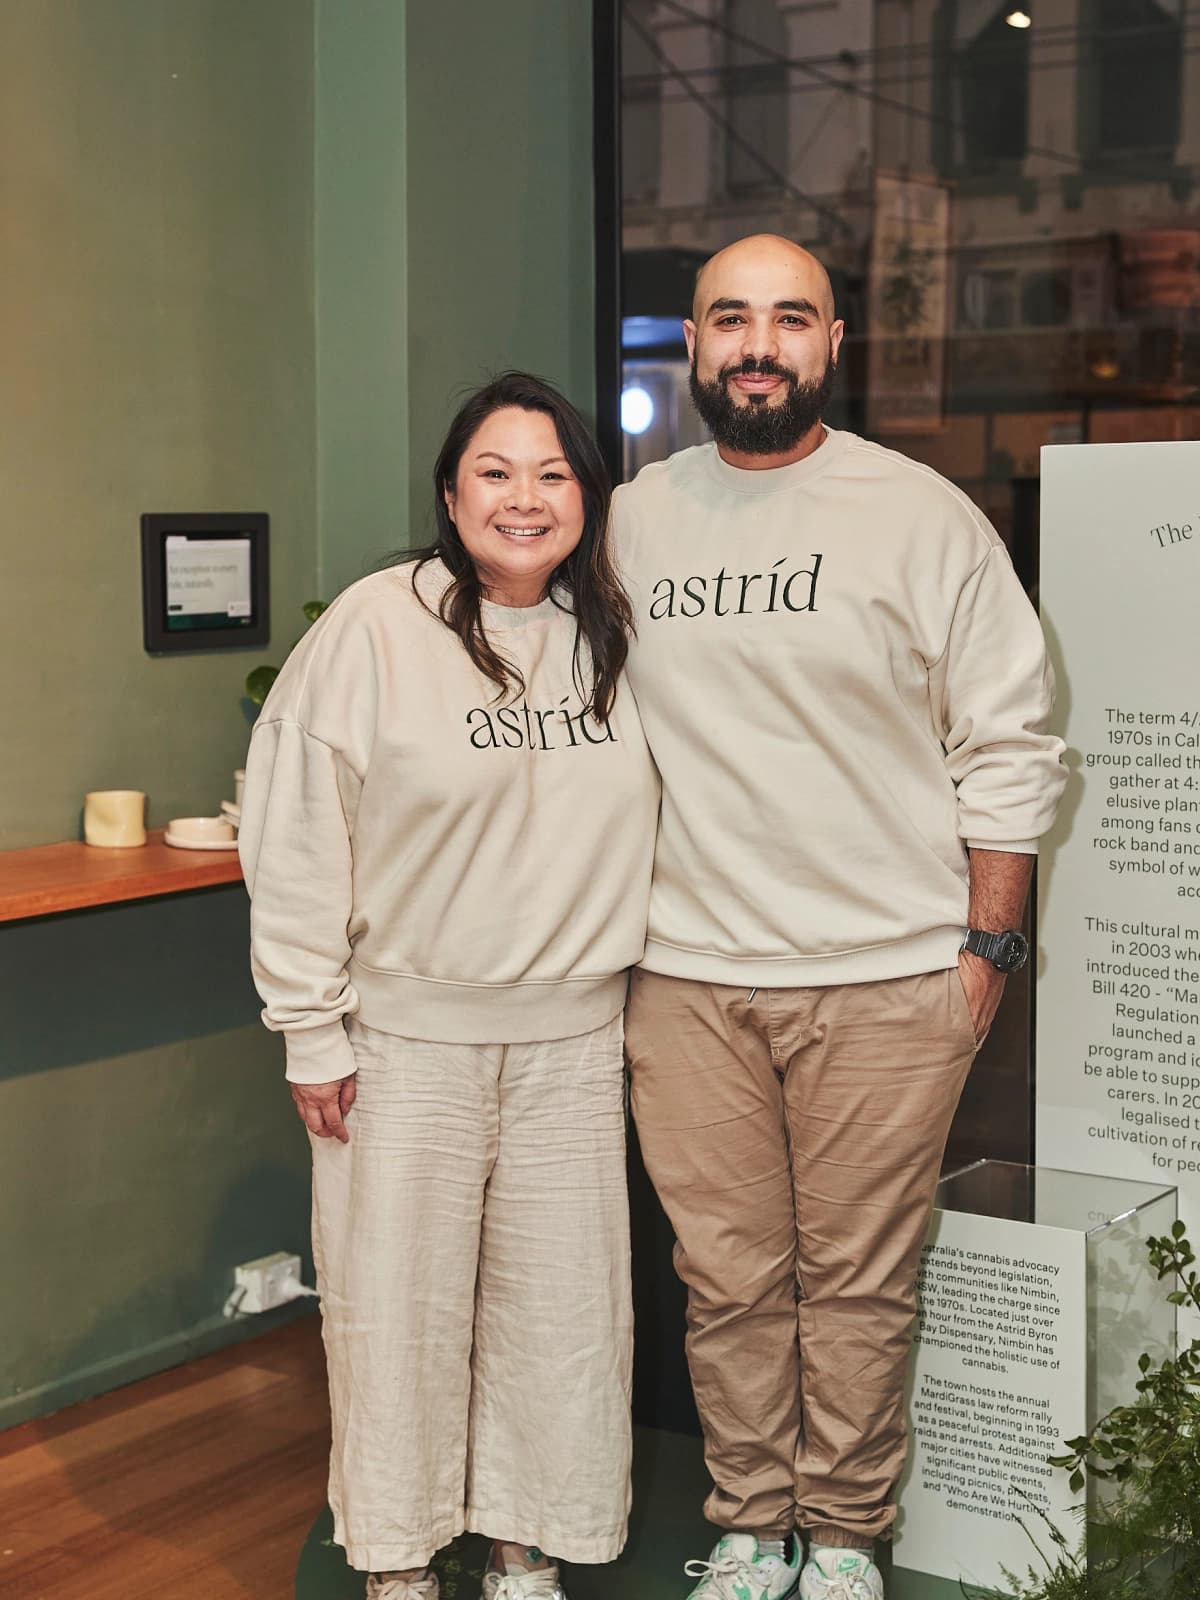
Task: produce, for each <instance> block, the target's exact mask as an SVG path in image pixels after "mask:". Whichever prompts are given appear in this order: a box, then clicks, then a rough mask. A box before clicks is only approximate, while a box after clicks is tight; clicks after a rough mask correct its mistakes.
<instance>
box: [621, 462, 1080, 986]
mask: <svg viewBox="0 0 1200 1600" xmlns="http://www.w3.org/2000/svg"><path fill="white" fill-rule="evenodd" d="M613 515H614V526H615V530H616V540H617V555H618V560H619V563H620V566H621V570H622V574H623V576H624V578H625V582H626V585H627V587H628V588H629V591H630V595H631V598H632V600H633V604H634V612H635V617H636V623H637V630H638V637H637V640H636V642H635V644H634V646H633V649H632V653H631V657H630V665H629V679H630V682H631V684H632V686H633V690H634V693H635V695H636V697H637V701H638V706H639V709H640V710H641V714H642V721H643V725H644V727H645V730H646V736H647V738H648V740H649V742H650V748H651V751H652V752H653V755H654V758H655V761H656V763H657V764H658V768H659V771H660V773H661V775H662V781H663V805H662V820H661V825H660V829H659V837H658V847H657V854H656V857H655V864H654V883H653V889H652V894H651V906H650V929H649V937H648V941H647V946H646V955H645V959H644V961H643V963H642V965H643V966H645V967H646V968H648V969H649V970H650V971H653V972H661V973H666V974H669V975H673V976H676V977H683V978H693V979H700V980H704V981H707V982H712V983H726V984H738V985H744V986H745V987H746V988H751V987H754V986H756V985H760V986H764V987H765V986H769V985H780V986H794V985H814V984H818V985H819V984H832V983H858V982H864V981H869V980H874V979H887V978H898V977H905V976H909V975H911V974H915V973H919V972H926V971H935V970H938V969H942V968H946V967H952V966H953V965H954V964H955V961H956V959H957V954H958V949H959V946H960V944H961V941H962V937H963V933H964V929H965V926H966V921H967V892H968V857H967V849H968V847H978V848H981V849H984V850H1001V851H1018V852H1032V851H1035V850H1036V848H1037V843H1036V842H1037V839H1038V837H1039V835H1040V834H1042V833H1043V832H1044V831H1045V830H1046V829H1047V828H1048V827H1049V825H1050V822H1051V820H1052V818H1053V816H1054V811H1055V806H1056V803H1057V801H1058V797H1059V795H1060V793H1061V792H1062V788H1063V785H1064V783H1065V781H1066V771H1065V768H1064V767H1063V765H1062V761H1061V754H1062V749H1063V746H1062V742H1061V741H1060V740H1059V739H1057V738H1055V737H1053V736H1052V735H1051V734H1050V733H1049V732H1048V731H1047V729H1048V721H1049V716H1050V711H1051V704H1052V699H1053V675H1052V672H1051V669H1050V665H1049V662H1048V661H1047V658H1046V651H1045V646H1044V642H1043V639H1042V633H1041V628H1040V627H1039V624H1038V620H1037V617H1036V616H1035V614H1034V611H1033V609H1032V607H1031V606H1030V604H1029V601H1028V600H1027V599H1026V597H1025V594H1024V592H1023V590H1022V589H1021V586H1020V584H1019V582H1018V581H1017V578H1016V575H1015V574H1014V572H1013V570H1012V566H1011V563H1010V562H1009V559H1008V555H1007V552H1006V551H1005V549H1004V546H1003V545H1002V543H1001V542H1000V540H999V538H998V537H997V535H996V533H995V531H994V530H993V529H992V527H991V526H990V524H989V523H988V522H987V520H986V519H985V518H984V516H983V515H982V514H981V513H980V512H979V511H978V509H977V508H976V507H975V506H974V505H973V504H972V503H971V501H970V500H968V499H967V497H966V496H965V495H964V494H962V493H961V492H960V491H959V490H958V489H956V488H955V487H953V485H951V484H949V483H947V482H946V481H945V480H944V479H943V478H940V477H939V476H938V475H937V474H936V473H934V472H932V471H930V470H929V469H928V468H926V467H923V466H920V465H918V464H917V463H916V462H913V461H910V460H908V459H907V458H906V457H904V456H901V455H898V454H896V453H895V452H893V451H891V450H886V449H883V448H881V447H879V446H878V445H874V444H869V443H867V442H866V441H865V440H863V439H860V438H858V437H857V436H856V435H854V434H849V433H841V432H834V431H832V430H831V431H829V432H828V433H827V435H826V437H825V440H824V442H823V443H822V444H821V445H820V446H819V447H818V448H817V450H815V451H814V452H813V453H812V455H810V456H808V457H806V458H805V459H804V460H803V461H800V462H797V463H795V464H793V465H791V466H787V467H781V468H777V469H767V470H763V471H744V470H739V469H738V468H735V467H732V466H730V465H729V464H728V463H727V462H725V461H723V460H722V459H721V457H720V456H719V454H718V453H717V450H716V447H715V446H714V445H711V444H710V445H701V446H699V447H697V448H695V449H691V450H684V451H682V452H680V453H679V454H678V455H675V456H672V457H671V458H670V459H669V460H668V461H664V462H661V463H658V464H656V465H654V466H650V467H647V468H646V469H645V470H644V471H642V472H641V473H640V474H639V475H638V477H637V478H636V480H635V481H634V482H633V483H631V484H627V485H625V486H623V487H622V488H620V489H618V490H617V494H616V498H615V501H614V508H613Z"/></svg>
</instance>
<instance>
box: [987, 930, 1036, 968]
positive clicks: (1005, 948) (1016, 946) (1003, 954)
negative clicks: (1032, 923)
mask: <svg viewBox="0 0 1200 1600" xmlns="http://www.w3.org/2000/svg"><path fill="white" fill-rule="evenodd" d="M994 959H995V964H996V966H997V967H999V969H1000V971H1001V972H1019V971H1020V969H1021V968H1022V967H1023V966H1024V965H1025V963H1026V961H1028V960H1029V941H1028V939H1026V937H1025V935H1024V934H1023V933H1006V934H1004V935H1002V937H1001V939H1000V945H999V948H998V949H997V951H996V955H995V958H994Z"/></svg>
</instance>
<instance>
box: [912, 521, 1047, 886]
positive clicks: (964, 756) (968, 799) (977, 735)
mask: <svg viewBox="0 0 1200 1600" xmlns="http://www.w3.org/2000/svg"><path fill="white" fill-rule="evenodd" d="M930 678H931V682H930V690H931V695H932V701H933V707H934V711H935V714H940V725H941V731H942V742H943V745H944V747H945V751H946V767H947V770H948V772H949V774H950V777H951V778H952V779H953V781H954V785H955V788H956V790H957V794H958V832H959V835H960V837H961V838H962V839H963V840H965V842H966V843H967V845H968V846H969V847H970V848H972V849H982V850H1008V851H1014V852H1019V853H1024V854H1035V853H1036V851H1037V841H1038V839H1039V838H1040V837H1041V835H1042V834H1043V833H1045V832H1046V830H1047V829H1048V828H1049V827H1050V825H1051V823H1052V822H1053V821H1054V813H1055V811H1056V809H1057V807H1058V801H1059V797H1060V796H1061V794H1062V791H1063V788H1064V786H1065V784H1066V781H1067V770H1066V767H1065V765H1064V763H1063V760H1062V756H1063V750H1064V748H1065V747H1064V745H1063V742H1062V740H1061V739H1059V738H1057V737H1056V736H1055V735H1054V734H1052V733H1051V732H1050V731H1049V729H1050V715H1051V712H1052V710H1053V707H1054V671H1053V668H1052V667H1051V665H1050V660H1049V657H1048V656H1047V653H1046V642H1045V639H1044V638H1043V636H1042V629H1041V624H1040V623H1039V621H1038V618H1037V614H1036V612H1035V611H1034V609H1033V607H1032V606H1031V605H1030V603H1029V600H1028V598H1027V596H1026V594H1025V591H1024V590H1023V589H1022V587H1021V584H1020V581H1019V580H1018V578H1017V575H1016V573H1015V572H1014V571H1013V569H1012V563H1011V562H1010V561H1009V559H1008V553H1007V551H1006V550H1005V549H1004V547H1003V545H1000V544H995V545H992V547H991V548H990V550H989V552H988V554H987V555H986V556H985V557H984V559H983V561H982V562H980V564H979V566H978V567H977V568H976V569H975V571H974V572H973V573H972V574H971V576H970V578H968V580H967V582H966V583H965V584H964V586H963V588H962V591H961V592H960V594H959V597H958V603H957V605H956V607H955V610H954V617H953V620H952V622H951V625H950V633H949V637H948V639H947V641H946V646H945V649H944V650H943V652H942V655H941V657H940V658H939V660H938V661H937V662H935V663H934V666H933V667H932V669H931V673H930Z"/></svg>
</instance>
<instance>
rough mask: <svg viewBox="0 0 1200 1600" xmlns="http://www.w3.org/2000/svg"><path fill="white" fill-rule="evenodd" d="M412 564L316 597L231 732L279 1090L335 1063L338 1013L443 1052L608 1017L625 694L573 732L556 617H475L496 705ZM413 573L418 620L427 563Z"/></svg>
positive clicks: (643, 759) (644, 797)
mask: <svg viewBox="0 0 1200 1600" xmlns="http://www.w3.org/2000/svg"><path fill="white" fill-rule="evenodd" d="M413 572H414V568H413V565H412V564H411V563H409V564H407V565H404V566H399V567H393V568H390V569H389V570H387V571H385V572H381V573H377V574H375V575H374V576H372V577H369V578H364V579H363V580H362V581H361V582H360V583H357V584H355V585H354V586H353V587H352V588H350V589H348V590H347V591H346V593H345V594H343V595H342V596H341V597H340V598H339V599H338V600H337V601H335V602H334V604H333V605H332V606H331V607H330V608H329V610H328V611H327V612H326V613H325V614H324V616H323V617H321V619H320V620H319V621H318V622H317V623H316V624H315V625H314V627H313V628H312V629H311V630H310V632H309V633H308V634H307V635H306V637H305V638H304V640H303V641H302V642H301V644H299V645H298V646H297V647H296V649H295V650H294V651H293V652H292V654H291V656H290V657H289V659H288V661H287V664H286V665H285V666H284V668H283V671H282V672H281V673H280V675H279V678H278V680H277V681H276V683H275V686H274V688H273V689H272V691H271V694H270V696H269V697H268V699H267V703H266V705H265V706H264V707H263V710H262V714H261V716H260V717H259V720H258V722H257V723H256V725H255V728H254V734H253V737H252V739H251V743H250V755H249V758H248V761H247V766H246V788H245V798H244V803H243V807H242V822H241V831H240V838H239V848H240V852H241V858H242V864H243V866H244V868H245V874H246V882H247V885H248V887H249V889H250V893H251V942H252V965H253V971H254V978H255V983H256V984H257V986H258V990H259V993H260V994H261V995H262V998H263V1000H264V1002H265V1007H266V1009H265V1011H264V1013H263V1018H264V1021H265V1022H266V1024H267V1026H268V1027H269V1028H272V1029H276V1030H279V1031H282V1033H283V1034H284V1036H285V1039H286V1041H287V1062H288V1065H287V1074H288V1077H289V1078H290V1079H292V1080H293V1081H295V1082H301V1083H325V1082H330V1081H332V1080H333V1079H336V1078H342V1077H346V1076H347V1075H348V1074H350V1073H352V1072H353V1071H354V1059H353V1056H352V1054H351V1050H350V1045H349V1041H348V1039H347V1037H346V1033H345V1028H344V1023H343V1019H344V1018H345V1017H347V1016H349V1015H353V1014H357V1015H358V1016H359V1017H360V1018H361V1019H362V1021H363V1022H365V1023H367V1024H368V1025H370V1026H371V1027H373V1028H378V1029H380V1030H382V1031H383V1032H385V1033H396V1034H402V1035H406V1036H409V1037H413V1038H418V1039H437V1040H444V1041H447V1042H450V1043H456V1042H460V1043H496V1044H505V1043H518V1042H525V1041H530V1040H537V1039H554V1038H566V1037H569V1036H571V1035H574V1034H577V1033H585V1032H588V1031H589V1030H591V1029H593V1028H597V1027H600V1026H601V1025H602V1024H603V1023H605V1022H607V1021H609V1020H610V1019H611V1018H612V1017H614V1016H616V1014H617V1013H618V1012H619V1011H620V1009H621V1007H622V1005H623V1004H624V999H625V988H626V968H628V967H629V966H631V965H632V964H634V963H636V962H637V961H639V960H640V959H641V956H642V950H643V945H644V940H645V927H646V904H647V900H648V896H649V886H650V867H651V860H652V854H653V844H654V826H655V820H656V816H657V811H658V779H657V775H656V774H655V771H654V767H653V763H652V762H651V760H650V757H649V755H648V753H647V750H646V744H645V740H644V738H643V736H642V731H641V727H640V725H639V722H638V717H637V712H636V709H635V707H634V705H633V703H632V700H631V697H630V695H629V691H628V689H627V688H626V687H625V686H624V685H622V687H621V692H620V694H619V695H618V698H617V703H616V706H615V708H614V711H613V715H612V717H611V719H610V721H609V724H608V726H607V727H605V726H603V725H601V724H598V723H596V722H595V720H594V719H593V718H591V717H590V716H586V715H584V713H583V709H582V701H581V698H580V693H579V688H578V685H577V684H576V682H575V678H574V674H573V671H572V656H573V650H574V644H575V619H574V617H573V616H572V615H570V614H569V613H568V612H565V611H563V610H561V609H560V608H559V607H558V606H556V605H555V604H554V602H553V601H551V600H545V601H543V602H542V603H541V604H540V605H537V606H532V607H529V608H527V609H510V608H506V607H501V606H495V605H491V604H485V606H484V627H485V630H486V632H487V634H488V637H489V639H490V640H491V641H492V642H493V643H494V644H495V645H496V646H497V648H498V649H499V650H500V652H501V653H502V654H503V655H505V656H506V657H507V658H508V659H509V660H511V661H512V662H513V663H515V664H516V665H517V666H518V667H519V669H520V671H521V674H522V676H523V677H524V680H525V690H524V692H523V693H519V694H517V695H516V696H515V698H514V697H513V696H511V695H510V696H509V697H507V698H506V699H504V700H503V701H498V700H497V690H496V686H495V684H493V683H491V682H490V681H489V680H488V679H487V678H485V677H484V676H483V674H482V673H480V672H479V671H478V670H477V669H476V668H475V667H474V666H473V665H472V663H471V660H470V658H469V656H468V655H467V653H466V650H465V649H464V648H463V645H462V643H461V641H460V640H459V638H458V636H457V634H455V633H453V632H452V631H451V630H450V629H449V628H447V627H446V625H445V624H444V623H443V622H441V621H440V620H439V619H438V618H437V616H436V615H430V613H429V612H428V611H427V610H426V609H425V608H424V607H423V606H422V605H421V603H420V601H419V600H418V598H417V596H416V594H414V591H413V582H414V577H413ZM416 582H417V584H418V585H419V588H420V592H421V594H422V595H423V596H424V597H425V598H426V599H427V601H428V603H429V605H430V606H431V607H432V608H433V609H434V611H435V612H436V608H437V602H438V600H439V598H440V596H441V594H442V592H443V591H444V588H445V586H446V583H447V575H446V572H445V569H444V568H443V567H442V566H441V564H440V563H434V564H433V565H431V566H428V567H426V568H425V569H424V570H423V571H422V572H421V573H420V574H419V576H418V577H417V578H416Z"/></svg>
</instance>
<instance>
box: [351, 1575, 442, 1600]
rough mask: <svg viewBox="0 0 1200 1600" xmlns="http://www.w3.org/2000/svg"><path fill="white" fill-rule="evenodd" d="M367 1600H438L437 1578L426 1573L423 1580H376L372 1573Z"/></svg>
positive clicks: (368, 1584) (369, 1579)
mask: <svg viewBox="0 0 1200 1600" xmlns="http://www.w3.org/2000/svg"><path fill="white" fill-rule="evenodd" d="M367 1600H438V1581H437V1576H436V1574H435V1573H432V1572H427V1573H426V1574H425V1576H424V1577H423V1578H377V1577H376V1576H375V1574H374V1573H372V1574H371V1576H370V1577H369V1578H368V1579H367Z"/></svg>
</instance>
